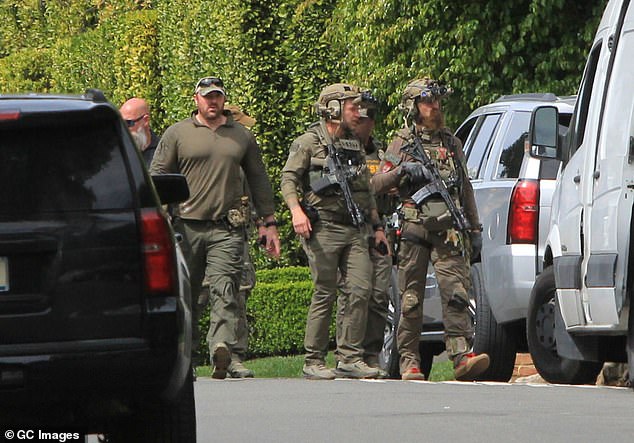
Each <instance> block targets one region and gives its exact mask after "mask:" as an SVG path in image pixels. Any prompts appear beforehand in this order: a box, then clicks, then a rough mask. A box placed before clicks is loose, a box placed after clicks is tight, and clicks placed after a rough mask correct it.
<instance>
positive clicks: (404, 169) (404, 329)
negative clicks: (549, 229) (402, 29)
mask: <svg viewBox="0 0 634 443" xmlns="http://www.w3.org/2000/svg"><path fill="white" fill-rule="evenodd" d="M450 92H451V89H450V88H447V87H446V86H444V85H442V84H441V83H439V82H438V81H436V80H432V79H430V78H428V77H425V78H422V79H417V80H413V81H411V82H410V83H409V84H408V85H407V87H406V88H405V91H404V93H403V100H402V103H401V106H400V108H401V110H403V111H404V113H405V127H404V128H403V129H401V130H400V131H399V132H398V134H397V135H396V137H395V139H394V140H393V141H392V143H391V144H390V146H389V147H388V149H387V152H386V153H385V155H384V156H383V160H382V161H381V164H380V166H379V172H378V173H377V174H375V175H374V176H373V177H372V182H371V184H372V188H373V190H374V191H375V192H376V194H377V195H382V194H386V193H390V192H393V191H394V190H395V189H398V194H399V197H400V199H401V202H402V206H401V208H400V215H401V218H402V221H403V224H402V230H401V243H400V246H399V249H398V263H399V270H398V286H399V289H400V293H401V315H400V320H399V323H398V331H397V346H398V351H399V354H400V369H401V378H402V379H403V380H423V379H424V376H423V374H422V373H421V371H420V348H419V346H421V344H420V343H419V339H420V333H421V329H422V325H423V300H424V298H425V283H426V275H427V265H428V264H429V260H431V261H432V265H433V266H434V269H435V272H436V278H437V281H438V287H439V289H440V295H441V298H442V311H443V323H444V325H445V347H446V349H447V354H448V355H449V358H450V359H451V360H452V361H453V363H454V371H455V377H456V379H457V380H474V379H476V378H477V376H478V375H479V374H481V373H482V372H484V371H485V370H486V369H487V368H488V366H489V356H488V355H486V354H481V355H476V354H474V353H472V352H470V350H471V344H472V340H473V326H472V322H471V319H470V316H469V311H468V309H467V308H468V306H469V297H468V288H469V286H470V269H469V257H472V256H476V255H477V254H478V252H479V248H480V247H481V245H482V237H481V232H480V231H481V225H480V221H479V219H478V211H477V209H476V205H475V198H474V195H473V188H472V187H471V183H470V181H469V176H468V174H467V170H466V162H465V156H464V153H463V152H462V145H461V143H460V140H459V139H458V138H456V137H455V136H454V135H453V134H452V133H451V131H450V130H449V129H448V128H446V127H445V124H444V116H443V113H442V111H441V107H440V100H441V98H443V97H445V96H447V95H448V94H449V93H450ZM408 123H409V124H408ZM421 150H423V151H424V152H420V151H421ZM426 159H429V160H430V162H426V161H425V160H426ZM424 161H425V163H430V166H429V167H431V168H435V169H436V170H437V171H438V174H439V175H440V178H441V179H442V182H443V183H444V186H445V188H446V190H447V191H448V194H449V198H450V199H451V200H452V201H453V202H454V205H455V207H456V208H459V210H460V211H463V212H464V216H465V219H466V221H467V222H468V223H467V225H468V226H469V228H468V229H457V228H456V224H455V220H454V219H453V216H452V214H451V211H450V210H449V206H448V205H447V203H446V201H445V200H444V199H443V198H442V197H441V196H440V195H438V194H437V193H434V194H431V195H429V196H428V197H427V198H425V199H423V200H422V201H418V203H417V202H416V201H414V199H413V198H412V196H413V195H414V194H415V193H416V192H417V191H419V190H421V189H422V188H423V187H424V186H425V185H426V184H427V183H428V181H429V178H430V177H429V173H428V172H429V170H428V169H425V167H424V163H423V162H424ZM451 200H450V201H451Z"/></svg>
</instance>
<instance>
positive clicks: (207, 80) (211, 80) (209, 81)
mask: <svg viewBox="0 0 634 443" xmlns="http://www.w3.org/2000/svg"><path fill="white" fill-rule="evenodd" d="M211 85H214V86H219V87H221V88H224V87H225V84H224V82H223V81H222V79H221V78H219V77H203V78H201V79H200V80H198V83H196V89H198V88H206V87H208V86H211Z"/></svg>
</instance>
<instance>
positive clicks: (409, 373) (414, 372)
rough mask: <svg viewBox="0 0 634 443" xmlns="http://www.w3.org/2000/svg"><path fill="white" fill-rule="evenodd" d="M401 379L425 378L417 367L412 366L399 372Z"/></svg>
mask: <svg viewBox="0 0 634 443" xmlns="http://www.w3.org/2000/svg"><path fill="white" fill-rule="evenodd" d="M401 380H425V375H423V373H422V372H420V369H419V368H417V367H416V366H414V367H413V368H409V369H408V370H406V371H405V372H403V374H401Z"/></svg>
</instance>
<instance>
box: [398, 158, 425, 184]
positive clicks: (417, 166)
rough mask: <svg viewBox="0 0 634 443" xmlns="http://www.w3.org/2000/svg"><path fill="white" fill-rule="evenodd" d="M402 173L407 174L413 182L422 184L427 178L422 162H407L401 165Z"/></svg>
mask: <svg viewBox="0 0 634 443" xmlns="http://www.w3.org/2000/svg"><path fill="white" fill-rule="evenodd" d="M401 174H402V175H407V176H408V177H409V181H410V182H411V183H412V184H420V183H422V182H423V181H424V180H425V169H424V168H423V165H422V163H419V162H405V163H403V164H402V165H401Z"/></svg>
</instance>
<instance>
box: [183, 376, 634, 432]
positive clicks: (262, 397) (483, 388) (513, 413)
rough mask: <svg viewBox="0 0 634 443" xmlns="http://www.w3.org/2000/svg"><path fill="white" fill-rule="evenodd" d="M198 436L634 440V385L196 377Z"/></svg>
mask: <svg viewBox="0 0 634 443" xmlns="http://www.w3.org/2000/svg"><path fill="white" fill-rule="evenodd" d="M195 392H196V409H197V420H198V441H199V442H201V443H207V442H220V441H224V442H414V441H416V442H450V443H463V442H464V443H475V442H487V443H494V442H505V443H509V442H544V443H545V442H607V441H609V442H628V443H629V442H632V441H633V440H634V420H633V418H632V416H633V411H634V392H632V391H631V390H630V389H625V388H610V387H594V386H592V387H580V386H554V385H520V384H502V383H459V382H441V383H433V382H402V381H397V380H387V381H357V380H334V381H307V380H303V379H257V378H256V379H247V380H224V381H221V380H213V379H210V378H199V379H198V381H197V382H196V383H195Z"/></svg>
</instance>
